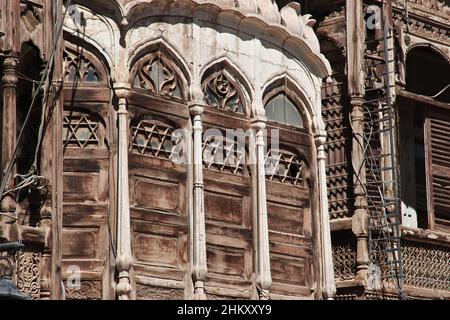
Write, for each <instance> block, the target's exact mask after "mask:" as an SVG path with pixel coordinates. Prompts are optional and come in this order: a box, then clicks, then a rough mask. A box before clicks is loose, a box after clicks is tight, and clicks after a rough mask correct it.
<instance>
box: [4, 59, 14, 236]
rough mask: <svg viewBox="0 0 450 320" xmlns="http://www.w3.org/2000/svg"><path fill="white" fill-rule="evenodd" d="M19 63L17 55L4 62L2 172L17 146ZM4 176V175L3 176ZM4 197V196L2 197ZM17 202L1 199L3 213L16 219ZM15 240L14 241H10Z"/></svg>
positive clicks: (9, 183)
mask: <svg viewBox="0 0 450 320" xmlns="http://www.w3.org/2000/svg"><path fill="white" fill-rule="evenodd" d="M18 64H19V61H18V59H17V56H16V55H15V54H11V55H9V56H7V57H5V59H4V61H3V77H2V85H3V126H2V172H3V174H4V172H5V169H6V167H7V166H8V164H9V162H10V161H11V160H12V156H13V152H14V148H15V145H16V109H17V83H18V78H17V66H18ZM14 173H15V170H14V166H13V169H12V171H11V173H10V174H9V177H8V180H7V182H6V185H5V190H3V192H5V191H6V190H8V189H11V188H12V187H13V186H14V179H13V178H14ZM2 176H3V175H2ZM0 196H2V195H0ZM15 211H16V201H15V200H14V196H13V195H10V194H7V195H5V196H4V197H2V199H1V212H2V213H3V214H4V215H6V216H10V217H11V218H14V214H15ZM10 240H14V239H10Z"/></svg>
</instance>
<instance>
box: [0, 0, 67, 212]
mask: <svg viewBox="0 0 450 320" xmlns="http://www.w3.org/2000/svg"><path fill="white" fill-rule="evenodd" d="M71 2H72V0H67V2H66V9H65V10H64V13H63V15H62V17H61V21H60V25H59V26H57V27H56V26H55V31H56V32H55V39H54V43H53V46H52V50H51V53H50V58H49V61H48V63H47V64H46V65H45V69H44V71H43V73H42V76H41V79H40V81H39V82H38V86H37V88H36V89H35V90H34V94H33V98H32V100H31V103H30V107H29V108H28V112H27V114H26V116H25V119H24V121H23V124H22V127H21V129H20V132H19V135H18V137H17V141H16V145H15V146H14V151H13V154H12V157H11V159H10V161H9V162H8V165H7V167H6V169H5V173H4V175H3V178H2V183H1V186H0V197H1V198H3V196H4V195H5V194H7V193H11V192H13V191H17V190H20V189H22V188H24V187H25V186H29V185H31V184H33V183H35V184H36V183H38V181H39V179H42V178H43V177H41V176H38V175H36V173H37V172H38V166H37V155H38V153H39V150H40V144H41V142H42V135H43V129H44V126H45V109H46V102H47V97H48V93H49V89H50V86H49V85H48V84H49V83H51V82H50V80H49V77H50V70H51V68H52V67H53V63H54V59H55V53H56V49H57V46H58V43H59V40H60V37H61V33H62V30H63V26H64V19H65V17H66V15H67V12H68V9H69V7H70V4H71ZM19 76H20V77H22V78H25V80H27V81H30V80H31V81H32V82H33V83H34V82H35V80H33V79H29V78H28V77H24V76H23V75H22V74H20V75H19ZM44 84H47V85H46V86H45V88H44V89H45V91H44V95H43V97H44V98H43V103H42V117H41V123H40V126H39V133H38V140H37V144H36V149H35V156H34V160H33V164H32V165H31V167H30V170H29V172H28V174H26V175H18V177H19V178H22V179H24V180H23V181H22V182H21V183H19V185H18V186H16V187H15V188H13V189H11V190H7V191H5V188H6V184H7V181H8V179H9V176H10V174H11V171H12V168H13V165H14V163H15V161H16V157H17V152H18V150H19V146H20V145H21V142H22V138H23V135H24V132H25V129H26V127H27V126H28V123H29V121H30V118H31V114H32V111H33V108H34V106H35V104H36V101H37V99H38V97H39V91H40V90H41V88H42V87H43V85H44ZM33 87H34V86H33ZM0 215H5V213H2V212H0Z"/></svg>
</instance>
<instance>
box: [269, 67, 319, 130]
mask: <svg viewBox="0 0 450 320" xmlns="http://www.w3.org/2000/svg"><path fill="white" fill-rule="evenodd" d="M262 92H263V101H262V102H263V105H264V108H266V107H269V106H270V104H271V102H273V101H274V99H277V98H278V99H280V102H281V98H283V102H284V103H285V104H284V106H286V107H288V108H290V109H291V108H292V106H294V107H295V109H296V111H298V112H299V115H300V117H301V123H299V124H297V125H295V124H293V123H291V122H292V121H290V122H289V123H284V124H287V125H294V126H296V127H298V128H303V129H306V130H308V131H310V130H311V129H313V127H314V123H313V119H314V118H315V117H314V112H313V107H312V105H311V102H310V101H309V98H308V96H307V95H306V93H305V92H304V90H303V89H302V88H301V87H300V86H298V85H297V83H296V82H295V81H294V80H293V79H292V77H291V76H289V74H287V73H283V74H281V75H279V76H276V77H274V78H273V79H272V80H271V81H270V82H268V83H266V84H265V85H264V86H263V89H262ZM270 107H271V106H270ZM265 112H266V113H265V114H266V116H267V110H265ZM268 120H269V121H270V119H268ZM272 120H273V121H276V122H279V121H277V120H276V119H275V118H274V119H272ZM280 123H283V122H280Z"/></svg>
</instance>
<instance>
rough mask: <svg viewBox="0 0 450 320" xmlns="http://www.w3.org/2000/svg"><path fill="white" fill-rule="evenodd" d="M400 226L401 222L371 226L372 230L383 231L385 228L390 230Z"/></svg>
mask: <svg viewBox="0 0 450 320" xmlns="http://www.w3.org/2000/svg"><path fill="white" fill-rule="evenodd" d="M400 224H401V223H400V222H388V223H387V224H382V225H378V226H371V228H372V229H383V228H389V227H393V226H399V225H400Z"/></svg>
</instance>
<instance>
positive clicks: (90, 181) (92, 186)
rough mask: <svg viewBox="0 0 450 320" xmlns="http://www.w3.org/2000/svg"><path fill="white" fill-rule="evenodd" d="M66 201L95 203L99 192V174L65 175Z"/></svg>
mask: <svg viewBox="0 0 450 320" xmlns="http://www.w3.org/2000/svg"><path fill="white" fill-rule="evenodd" d="M63 181H64V187H63V188H64V189H63V190H64V201H65V202H71V201H89V200H91V201H95V200H96V199H97V195H98V190H99V174H98V173H94V172H91V173H75V172H73V173H67V172H66V173H64V179H63Z"/></svg>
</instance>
